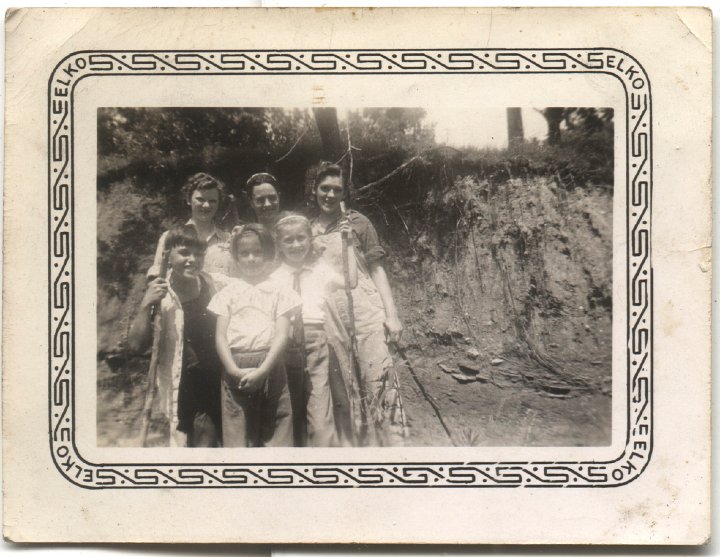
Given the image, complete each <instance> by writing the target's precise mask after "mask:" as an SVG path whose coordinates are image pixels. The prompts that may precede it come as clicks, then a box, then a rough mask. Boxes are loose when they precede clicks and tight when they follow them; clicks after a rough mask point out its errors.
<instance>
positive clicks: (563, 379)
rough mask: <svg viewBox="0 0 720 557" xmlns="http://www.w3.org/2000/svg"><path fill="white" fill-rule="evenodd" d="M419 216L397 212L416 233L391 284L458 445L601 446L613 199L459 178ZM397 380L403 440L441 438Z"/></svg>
mask: <svg viewBox="0 0 720 557" xmlns="http://www.w3.org/2000/svg"><path fill="white" fill-rule="evenodd" d="M433 203H435V205H434V206H433ZM438 204H441V205H442V207H443V209H444V210H443V211H442V217H438V214H439V212H440V211H439V209H440V207H439V206H438ZM425 209H426V211H427V212H426V215H424V216H423V215H421V214H419V213H417V212H416V213H414V214H413V213H412V212H410V213H408V214H406V215H404V222H405V223H406V224H407V230H408V231H411V230H424V231H423V232H422V233H420V234H419V235H418V236H417V238H416V239H415V241H414V242H411V243H410V244H408V245H412V244H414V252H413V253H412V254H411V255H410V256H409V257H394V258H392V259H391V265H390V275H391V276H392V277H393V286H394V290H395V292H396V297H397V300H398V304H399V307H400V312H401V315H402V317H403V321H404V323H405V326H406V335H405V342H406V344H407V347H408V349H407V355H408V357H409V359H410V361H411V365H412V366H413V368H414V369H415V371H416V373H417V375H418V377H419V378H420V380H421V381H422V382H423V383H424V384H425V386H426V388H427V390H428V392H429V393H430V394H431V396H433V398H434V400H435V401H436V402H437V404H438V405H439V407H440V410H441V412H442V413H443V414H445V419H446V421H447V422H448V424H449V425H450V428H451V429H452V431H453V435H454V436H455V437H456V439H455V440H454V441H455V442H456V443H458V444H463V445H483V444H487V445H503V444H507V445H605V444H609V443H610V396H609V395H610V381H611V373H610V370H611V322H612V313H611V312H612V242H611V239H612V196H611V195H610V194H609V193H608V192H607V190H602V189H599V188H595V189H590V190H583V189H579V188H576V189H573V190H569V191H568V190H566V189H563V188H560V187H558V186H557V185H556V184H555V182H553V181H551V180H548V179H525V180H517V179H516V180H508V181H505V182H503V183H501V184H491V183H488V182H483V181H480V180H478V179H476V178H473V177H466V178H463V179H458V180H456V181H455V184H454V186H453V188H452V189H450V190H449V191H448V192H445V193H444V194H443V196H442V197H440V198H435V200H434V201H433V202H429V203H428V204H427V205H426V207H425ZM443 217H444V218H443ZM418 220H426V222H428V221H433V222H434V223H435V226H434V227H433V226H425V227H422V226H420V225H419V223H418V222H417V221H418ZM400 374H401V376H402V378H403V385H404V386H403V390H404V392H405V399H406V405H407V406H408V414H409V415H410V416H411V419H412V420H415V422H416V423H415V424H414V427H412V428H411V431H412V437H411V438H412V439H413V440H414V443H411V444H447V443H449V439H448V437H447V435H446V434H445V433H444V431H443V430H442V429H441V427H440V426H439V422H438V420H437V418H436V417H435V416H434V413H433V411H432V409H431V408H430V406H429V404H428V403H427V401H424V400H423V398H422V396H421V393H420V392H419V390H418V389H417V388H416V386H415V384H414V381H413V380H412V378H411V375H410V373H409V372H408V371H407V370H404V369H403V368H400ZM431 439H432V441H431Z"/></svg>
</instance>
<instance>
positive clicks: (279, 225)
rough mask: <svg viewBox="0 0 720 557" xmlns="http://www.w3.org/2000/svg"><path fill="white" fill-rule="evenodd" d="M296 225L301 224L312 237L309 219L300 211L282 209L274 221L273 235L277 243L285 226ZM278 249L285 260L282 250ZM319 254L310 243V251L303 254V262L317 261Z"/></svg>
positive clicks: (281, 257)
mask: <svg viewBox="0 0 720 557" xmlns="http://www.w3.org/2000/svg"><path fill="white" fill-rule="evenodd" d="M298 225H299V226H302V227H303V228H304V229H305V231H306V232H307V234H308V236H309V237H310V238H312V237H313V233H312V226H311V224H310V219H308V218H307V217H306V216H305V215H301V214H300V213H292V212H290V211H283V213H282V215H281V217H280V218H279V219H278V221H277V222H276V223H275V237H276V238H277V241H278V244H279V243H280V241H281V240H282V230H283V229H284V228H287V227H290V226H298ZM278 251H279V257H280V259H282V260H285V257H284V256H283V253H282V250H278ZM319 256H320V254H319V253H318V252H317V250H316V249H315V245H314V244H312V243H311V244H310V251H309V252H308V254H307V255H306V256H305V262H306V263H313V262H315V261H317V259H318V258H319Z"/></svg>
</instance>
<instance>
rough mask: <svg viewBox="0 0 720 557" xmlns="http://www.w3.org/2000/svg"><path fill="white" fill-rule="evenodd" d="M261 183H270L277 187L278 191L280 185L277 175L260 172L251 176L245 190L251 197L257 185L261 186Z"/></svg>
mask: <svg viewBox="0 0 720 557" xmlns="http://www.w3.org/2000/svg"><path fill="white" fill-rule="evenodd" d="M260 184H270V185H271V186H272V187H274V188H275V191H276V192H278V188H279V187H280V186H279V185H278V181H277V179H276V178H275V176H273V175H272V174H268V173H267V172H258V173H257V174H253V175H252V176H250V178H248V181H247V182H246V183H245V191H246V192H247V194H248V196H249V197H252V194H253V189H254V188H255V186H259V185H260Z"/></svg>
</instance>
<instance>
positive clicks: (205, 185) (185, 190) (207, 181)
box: [182, 172, 225, 203]
mask: <svg viewBox="0 0 720 557" xmlns="http://www.w3.org/2000/svg"><path fill="white" fill-rule="evenodd" d="M196 190H200V191H207V190H217V191H218V194H219V197H220V199H219V201H220V203H222V202H223V201H224V200H225V184H223V183H222V182H221V181H220V180H218V179H217V178H215V177H214V176H211V175H210V174H208V173H206V172H198V173H196V174H193V175H192V176H190V177H189V178H188V179H187V180H185V184H183V187H182V196H183V199H184V200H185V201H187V202H188V203H190V200H191V199H192V195H193V193H195V191H196Z"/></svg>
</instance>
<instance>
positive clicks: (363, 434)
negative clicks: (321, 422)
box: [340, 201, 368, 444]
mask: <svg viewBox="0 0 720 557" xmlns="http://www.w3.org/2000/svg"><path fill="white" fill-rule="evenodd" d="M340 207H341V210H342V213H343V216H346V215H347V212H346V211H345V203H344V202H342V201H341V202H340ZM342 264H343V278H344V279H345V280H344V282H345V296H346V297H347V304H348V314H349V316H350V319H349V327H348V334H349V336H350V367H351V368H352V373H353V376H354V377H355V381H357V385H358V391H359V393H360V400H359V403H360V443H361V444H362V443H364V442H365V440H366V438H367V428H368V424H367V407H366V406H365V385H364V382H363V380H362V373H361V372H360V368H359V366H358V363H357V338H356V337H355V307H354V303H353V297H352V287H351V286H350V259H349V254H348V235H347V232H343V233H342Z"/></svg>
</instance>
